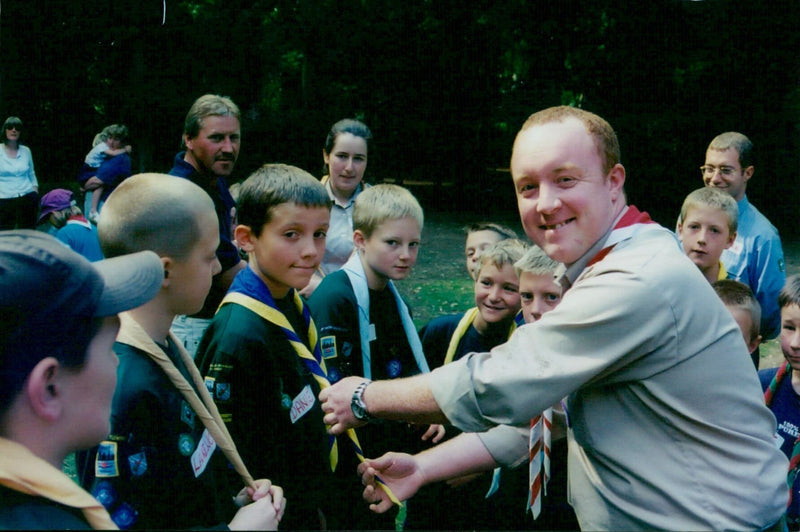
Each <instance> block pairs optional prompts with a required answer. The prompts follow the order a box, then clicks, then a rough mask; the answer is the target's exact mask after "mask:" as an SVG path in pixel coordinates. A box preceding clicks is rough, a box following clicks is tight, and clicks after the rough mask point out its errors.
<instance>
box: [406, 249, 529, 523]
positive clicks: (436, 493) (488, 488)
mask: <svg viewBox="0 0 800 532" xmlns="http://www.w3.org/2000/svg"><path fill="white" fill-rule="evenodd" d="M526 247H527V245H526V244H525V243H524V242H522V241H521V240H518V239H516V238H514V239H506V240H502V241H500V242H497V243H496V244H494V245H490V246H488V247H486V248H485V249H483V250H481V252H480V253H481V254H480V258H479V259H478V260H477V263H476V266H475V268H474V270H473V273H474V275H475V277H476V280H475V285H474V286H475V305H476V306H475V307H473V308H471V309H470V310H468V311H467V312H465V313H461V314H451V315H447V316H439V317H438V318H434V319H432V320H431V321H430V322H428V324H427V325H425V326H424V327H423V328H422V329H421V330H420V337H421V339H422V347H423V349H424V351H425V355H426V357H427V360H428V364H429V365H430V366H431V368H436V367H439V366H442V365H444V364H448V363H450V362H453V361H454V360H458V359H460V358H461V357H463V356H464V355H466V354H467V353H474V352H483V351H488V350H490V349H492V348H493V347H494V346H496V345H499V344H502V343H504V342H506V341H507V340H508V337H509V336H510V335H511V333H512V332H513V331H514V329H516V327H517V325H516V323H515V321H514V318H515V316H516V315H517V314H518V313H519V310H520V293H519V279H518V276H517V272H516V271H515V268H514V263H515V262H516V261H518V260H519V259H520V258H521V257H522V256H523V254H524V253H525V249H526ZM458 433H459V431H458V430H456V429H454V428H453V427H448V429H447V436H448V437H449V438H452V437H453V436H455V435H456V434H458ZM501 477H502V479H501ZM517 477H519V479H520V480H521V482H516V480H517ZM527 478H528V475H527V472H524V475H517V474H516V470H515V471H513V472H512V471H506V472H503V473H502V475H501V472H500V471H499V470H497V471H496V472H495V474H494V475H492V474H491V472H486V473H484V474H481V475H479V476H477V478H476V477H475V476H467V477H462V478H459V479H454V480H453V481H451V482H449V483H448V484H451V486H448V485H436V486H432V487H431V488H429V489H427V490H424V491H423V492H422V493H421V494H420V496H419V497H418V498H417V499H415V506H416V507H424V508H425V511H424V512H422V511H419V512H417V511H415V512H413V513H412V514H411V516H410V518H409V526H411V527H412V528H415V529H436V528H441V527H442V526H443V525H446V526H447V528H451V529H455V530H459V529H467V528H473V529H491V528H494V529H497V528H501V529H516V528H520V527H524V526H527V525H528V524H529V523H528V522H527V521H525V520H524V517H525V514H524V512H522V511H518V512H515V511H514V510H521V508H522V505H520V504H515V501H514V500H513V499H507V498H504V497H503V492H505V491H508V488H509V485H510V483H511V484H513V485H516V486H517V487H518V488H519V491H521V490H522V488H520V487H519V486H520V485H522V486H524V485H525V484H526V483H527ZM498 488H499V490H498ZM465 498H466V499H468V500H473V501H475V503H474V504H471V505H467V506H464V505H461V504H458V501H460V500H463V499H465ZM506 503H510V505H508V504H506Z"/></svg>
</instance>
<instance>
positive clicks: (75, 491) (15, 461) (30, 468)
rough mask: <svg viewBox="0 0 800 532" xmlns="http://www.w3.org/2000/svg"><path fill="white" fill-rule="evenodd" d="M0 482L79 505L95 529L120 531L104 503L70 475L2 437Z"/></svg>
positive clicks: (0, 443)
mask: <svg viewBox="0 0 800 532" xmlns="http://www.w3.org/2000/svg"><path fill="white" fill-rule="evenodd" d="M0 484H2V485H3V486H6V487H8V488H11V489H12V490H14V491H18V492H20V493H25V494H28V495H36V496H39V497H43V498H45V499H49V500H51V501H54V502H57V503H59V504H63V505H64V506H69V507H71V508H79V509H80V510H81V511H82V512H83V516H84V517H85V518H86V521H88V522H89V525H91V527H92V528H94V529H95V530H118V528H117V525H115V524H114V522H113V521H112V520H111V517H109V515H108V512H107V511H106V509H105V508H104V507H103V505H102V504H100V503H99V502H97V500H96V499H95V498H94V497H92V496H91V495H89V493H87V492H86V491H85V490H84V489H83V488H81V487H80V486H78V485H77V484H76V483H75V482H74V481H73V480H72V479H71V478H69V477H68V476H67V475H65V474H64V473H62V472H61V471H59V470H58V469H56V468H55V467H53V466H52V465H50V464H49V463H47V462H46V461H45V460H42V459H41V458H39V457H38V456H36V455H35V454H33V453H32V452H31V451H30V450H28V448H27V447H25V446H23V445H21V444H19V443H17V442H15V441H11V440H8V439H6V438H0Z"/></svg>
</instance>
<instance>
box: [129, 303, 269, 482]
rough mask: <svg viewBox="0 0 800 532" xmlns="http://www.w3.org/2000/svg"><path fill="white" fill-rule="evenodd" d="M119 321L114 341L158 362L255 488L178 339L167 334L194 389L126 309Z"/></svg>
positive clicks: (245, 479)
mask: <svg viewBox="0 0 800 532" xmlns="http://www.w3.org/2000/svg"><path fill="white" fill-rule="evenodd" d="M119 320H120V329H119V334H118V335H117V341H118V342H120V343H123V344H127V345H130V346H133V347H135V348H137V349H140V350H142V351H144V352H145V353H147V355H148V356H149V357H150V358H151V359H152V360H153V362H155V363H156V364H158V366H159V367H160V368H161V369H162V370H163V371H164V373H165V374H166V376H167V377H168V378H169V380H170V382H172V384H173V386H175V388H176V389H177V390H178V391H180V392H181V394H182V395H183V397H184V399H186V402H187V403H189V406H190V407H191V408H192V410H194V412H195V414H197V417H198V418H200V420H201V421H202V422H203V425H204V426H205V428H206V429H208V432H209V434H211V437H213V438H214V442H216V444H217V446H219V448H220V449H221V450H222V452H223V454H225V457H226V458H227V459H228V461H229V462H230V463H231V465H232V466H233V468H234V469H235V470H236V472H237V473H239V476H241V477H242V480H243V481H244V483H245V485H247V486H249V487H251V488H253V489H256V486H255V482H254V481H253V477H252V475H250V473H249V472H248V471H247V467H245V465H244V461H243V460H242V457H241V456H239V452H238V451H237V450H236V444H235V443H234V442H233V438H231V435H230V432H228V427H227V426H226V425H225V422H223V421H222V417H221V416H220V415H219V410H218V409H217V405H216V403H214V400H213V399H212V398H211V395H210V394H209V393H208V388H206V385H205V383H204V382H203V377H202V376H201V375H200V372H199V371H198V370H197V366H196V365H195V363H194V360H192V356H191V355H190V354H189V353H188V352H187V351H186V349H185V348H184V347H183V345H182V344H181V342H180V341H178V339H177V338H175V337H174V336H173V334H172V333H169V339H170V341H171V342H172V345H174V346H175V348H176V349H177V350H178V353H179V354H180V356H181V360H182V361H183V364H184V365H185V366H186V369H187V370H188V371H189V374H190V375H191V377H192V381H194V385H195V388H197V390H196V391H195V388H193V387H192V386H191V384H189V382H188V381H187V380H186V378H185V377H184V376H183V374H181V372H180V371H179V370H178V368H177V367H176V366H175V364H173V363H172V361H171V360H170V359H169V357H168V356H167V355H166V354H165V353H164V351H163V350H162V349H161V348H160V347H158V345H157V344H156V343H155V341H153V339H152V338H150V336H149V335H148V334H147V332H146V331H145V330H144V329H143V328H142V326H141V325H139V323H138V322H137V321H136V320H135V319H134V318H133V316H131V315H130V314H129V313H127V312H123V313H122V314H120V315H119Z"/></svg>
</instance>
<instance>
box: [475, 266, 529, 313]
mask: <svg viewBox="0 0 800 532" xmlns="http://www.w3.org/2000/svg"><path fill="white" fill-rule="evenodd" d="M475 305H477V307H478V312H479V313H480V315H481V318H482V319H483V321H484V322H486V323H497V322H501V321H505V320H510V319H513V318H514V316H515V315H516V314H517V312H519V280H518V279H517V274H516V272H515V271H514V267H513V266H512V265H511V264H504V265H503V266H501V267H500V268H498V267H497V266H495V265H494V264H486V265H484V266H483V267H482V268H481V271H480V273H479V274H478V280H477V281H476V282H475Z"/></svg>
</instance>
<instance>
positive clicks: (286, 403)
mask: <svg viewBox="0 0 800 532" xmlns="http://www.w3.org/2000/svg"><path fill="white" fill-rule="evenodd" d="M278 384H279V386H280V394H281V408H283V409H284V410H289V409H291V408H292V398H291V397H289V396H288V395H287V394H286V392H284V391H283V379H282V378H280V377H278Z"/></svg>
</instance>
